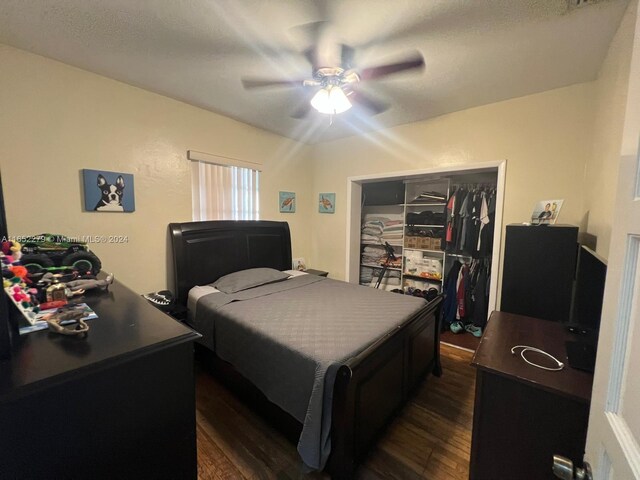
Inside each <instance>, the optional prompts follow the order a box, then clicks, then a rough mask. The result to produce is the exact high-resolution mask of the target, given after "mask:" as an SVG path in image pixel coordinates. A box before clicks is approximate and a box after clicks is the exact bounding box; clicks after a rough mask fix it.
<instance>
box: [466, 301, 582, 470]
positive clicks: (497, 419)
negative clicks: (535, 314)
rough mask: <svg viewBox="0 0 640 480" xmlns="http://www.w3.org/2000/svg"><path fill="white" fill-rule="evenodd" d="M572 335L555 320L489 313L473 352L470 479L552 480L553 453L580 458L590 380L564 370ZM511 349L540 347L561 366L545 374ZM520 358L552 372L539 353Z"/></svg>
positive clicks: (570, 370)
mask: <svg viewBox="0 0 640 480" xmlns="http://www.w3.org/2000/svg"><path fill="white" fill-rule="evenodd" d="M567 340H575V338H574V337H573V335H572V334H571V333H569V332H567V331H566V330H565V328H564V327H563V326H562V325H561V324H558V323H556V322H551V321H548V320H541V319H537V318H532V317H525V316H521V315H516V314H510V313H505V312H494V313H493V314H492V315H491V318H490V320H489V322H488V324H487V328H486V331H485V333H484V335H483V337H482V340H481V342H480V345H479V347H478V349H477V350H476V354H475V356H474V358H473V362H472V365H474V366H475V367H476V368H477V374H476V398H475V407H474V413H473V434H472V444H471V464H470V475H469V476H470V478H471V479H473V480H485V479H486V480H498V479H509V480H511V479H515V478H517V479H520V480H523V479H535V480H540V479H546V478H548V479H553V478H555V477H554V476H553V474H552V473H551V467H552V463H553V455H554V454H559V455H564V456H566V457H568V458H571V459H576V460H580V459H582V457H583V455H584V447H585V442H586V435H587V422H588V419H589V402H590V399H591V386H592V382H593V375H592V374H590V373H587V372H583V371H581V370H575V369H573V368H571V367H570V366H569V365H568V364H567V363H568V362H567V358H566V348H565V341H567ZM515 345H529V346H532V347H537V348H540V349H542V350H544V351H546V352H548V353H550V354H551V355H553V356H554V357H556V358H557V359H558V360H560V361H561V362H563V363H564V364H565V367H564V369H563V370H561V371H557V372H553V371H546V370H542V369H539V368H536V367H533V366H531V365H529V364H527V363H526V362H525V361H524V360H523V359H522V358H521V357H520V353H519V351H517V353H516V354H515V355H512V354H511V348H512V347H513V346H515ZM527 358H528V359H530V360H531V361H534V362H536V363H539V364H541V365H545V366H549V367H553V366H555V364H554V362H552V361H549V359H546V358H545V357H544V356H542V355H539V354H535V353H529V354H527Z"/></svg>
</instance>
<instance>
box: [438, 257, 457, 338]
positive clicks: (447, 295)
mask: <svg viewBox="0 0 640 480" xmlns="http://www.w3.org/2000/svg"><path fill="white" fill-rule="evenodd" d="M461 268H462V263H460V262H459V261H458V260H456V261H455V262H453V265H452V266H451V268H450V269H449V271H448V272H447V275H446V277H445V281H444V285H443V286H442V292H443V293H444V302H443V304H442V327H443V328H449V325H450V324H451V323H452V322H454V321H455V319H456V314H457V311H458V297H457V283H458V274H459V273H460V269H461Z"/></svg>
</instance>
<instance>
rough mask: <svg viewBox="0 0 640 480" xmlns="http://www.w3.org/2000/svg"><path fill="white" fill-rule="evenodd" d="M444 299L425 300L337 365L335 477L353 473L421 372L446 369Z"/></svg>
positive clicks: (331, 464) (332, 465)
mask: <svg viewBox="0 0 640 480" xmlns="http://www.w3.org/2000/svg"><path fill="white" fill-rule="evenodd" d="M441 303H442V297H438V298H436V299H435V300H433V301H432V302H430V303H429V304H427V305H425V307H424V308H423V309H422V310H420V312H418V313H417V314H416V315H415V316H414V317H413V319H411V320H410V321H409V322H408V323H407V324H406V326H405V327H402V328H399V329H397V330H396V331H394V332H393V333H392V334H389V335H388V336H386V337H384V338H382V339H381V340H379V341H378V342H376V343H375V344H373V345H371V346H370V347H369V348H367V349H366V350H364V351H363V352H361V353H360V354H359V355H357V356H356V357H353V358H352V359H350V361H348V362H346V363H345V364H344V365H342V366H341V367H340V369H339V370H338V374H337V376H336V381H335V385H334V398H333V410H332V412H333V413H332V427H331V430H332V434H331V439H332V446H331V452H332V453H331V456H330V457H329V463H328V470H329V472H330V473H331V476H332V478H336V479H347V478H353V475H354V472H355V469H356V466H357V465H358V464H359V463H360V462H361V461H362V459H363V457H364V456H365V454H366V452H367V451H368V450H369V448H370V447H371V445H372V444H373V443H374V442H375V441H376V439H377V438H378V436H379V435H380V433H381V432H382V431H383V430H384V427H386V425H387V424H388V423H389V422H390V420H391V419H392V418H393V417H394V415H395V414H396V413H397V412H398V410H399V409H400V408H401V407H402V406H403V405H404V404H405V403H406V401H407V399H408V397H409V395H410V394H411V393H412V391H413V390H414V388H415V387H416V386H417V385H418V384H419V383H420V381H421V380H422V378H423V377H424V376H425V375H426V374H427V373H428V372H430V371H431V372H433V374H434V375H436V376H438V377H439V376H440V375H441V373H442V367H441V365H440V341H439V333H440V327H439V321H438V319H439V313H440V306H441ZM398 372H401V374H400V375H399V374H398Z"/></svg>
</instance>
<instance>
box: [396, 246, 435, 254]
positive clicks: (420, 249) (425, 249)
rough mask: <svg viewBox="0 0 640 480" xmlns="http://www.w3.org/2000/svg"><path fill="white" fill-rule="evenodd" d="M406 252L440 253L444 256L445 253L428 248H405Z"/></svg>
mask: <svg viewBox="0 0 640 480" xmlns="http://www.w3.org/2000/svg"><path fill="white" fill-rule="evenodd" d="M404 248H405V250H416V251H418V252H427V253H438V254H440V255H443V254H444V252H443V251H442V250H430V249H428V248H414V247H404Z"/></svg>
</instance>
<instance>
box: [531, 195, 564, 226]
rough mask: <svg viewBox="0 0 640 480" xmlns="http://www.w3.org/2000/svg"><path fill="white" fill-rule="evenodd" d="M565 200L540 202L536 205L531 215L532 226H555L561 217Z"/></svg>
mask: <svg viewBox="0 0 640 480" xmlns="http://www.w3.org/2000/svg"><path fill="white" fill-rule="evenodd" d="M563 203H564V199H560V200H540V201H539V202H538V203H536V206H535V207H534V208H533V213H532V214H531V224H532V225H554V224H555V223H556V220H557V219H558V215H560V209H561V208H562V204H563Z"/></svg>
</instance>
